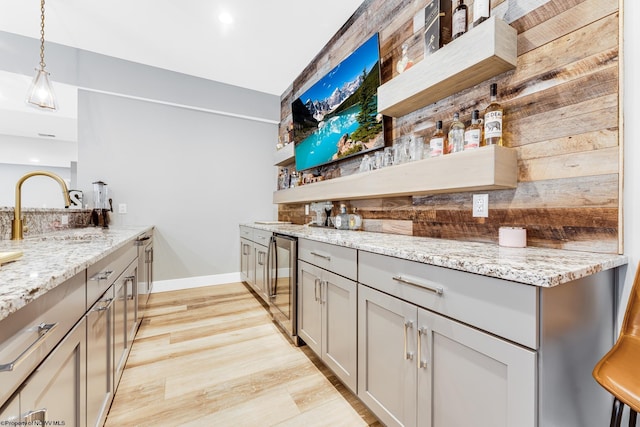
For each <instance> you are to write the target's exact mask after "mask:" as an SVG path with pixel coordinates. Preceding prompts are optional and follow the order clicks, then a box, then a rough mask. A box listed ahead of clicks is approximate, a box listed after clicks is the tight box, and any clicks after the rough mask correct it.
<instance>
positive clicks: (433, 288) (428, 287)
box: [393, 276, 444, 295]
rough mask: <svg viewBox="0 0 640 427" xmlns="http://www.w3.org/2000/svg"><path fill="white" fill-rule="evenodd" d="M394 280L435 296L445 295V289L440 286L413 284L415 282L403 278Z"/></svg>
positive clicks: (397, 277) (394, 277) (399, 277)
mask: <svg viewBox="0 0 640 427" xmlns="http://www.w3.org/2000/svg"><path fill="white" fill-rule="evenodd" d="M393 280H395V281H396V282H400V283H405V284H407V285H411V286H415V287H417V288H420V289H424V290H427V291H429V292H433V293H434V294H437V295H442V294H443V293H444V289H443V288H442V287H440V286H435V285H429V284H427V283H418V282H413V281H411V280H409V279H405V278H404V277H402V276H393Z"/></svg>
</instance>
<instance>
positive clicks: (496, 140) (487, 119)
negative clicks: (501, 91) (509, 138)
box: [484, 83, 503, 146]
mask: <svg viewBox="0 0 640 427" xmlns="http://www.w3.org/2000/svg"><path fill="white" fill-rule="evenodd" d="M490 94H491V103H490V104H489V105H488V106H487V108H486V109H485V110H484V145H500V146H502V145H503V142H502V125H503V110H502V106H501V105H500V104H499V103H498V101H497V99H498V85H497V84H496V83H493V84H491V92H490Z"/></svg>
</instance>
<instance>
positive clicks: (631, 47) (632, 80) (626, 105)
mask: <svg viewBox="0 0 640 427" xmlns="http://www.w3.org/2000/svg"><path fill="white" fill-rule="evenodd" d="M638 16H640V2H638V1H637V0H625V1H624V36H623V37H624V39H623V40H624V70H623V76H624V78H623V116H624V202H623V206H624V253H625V255H627V256H628V257H629V264H628V268H627V269H626V271H625V270H623V271H622V272H621V277H620V279H621V283H622V284H623V286H622V287H621V288H620V289H619V301H620V302H619V306H618V325H620V324H621V323H622V318H623V315H624V311H625V309H626V305H627V301H628V298H629V293H630V292H631V286H632V285H633V279H634V276H635V271H636V267H637V265H638V261H640V168H639V167H638V160H640V83H639V82H638V76H639V75H640V49H639V48H638V46H640V26H639V25H638V23H637V18H638Z"/></svg>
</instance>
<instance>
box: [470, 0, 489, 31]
mask: <svg viewBox="0 0 640 427" xmlns="http://www.w3.org/2000/svg"><path fill="white" fill-rule="evenodd" d="M487 19H489V0H473V27H474V28H475V27H477V26H478V25H480V24H482V23H483V22H484V21H486V20H487Z"/></svg>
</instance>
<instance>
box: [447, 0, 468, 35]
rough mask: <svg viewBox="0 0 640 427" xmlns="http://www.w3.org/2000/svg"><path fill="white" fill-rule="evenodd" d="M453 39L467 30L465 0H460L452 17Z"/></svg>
mask: <svg viewBox="0 0 640 427" xmlns="http://www.w3.org/2000/svg"><path fill="white" fill-rule="evenodd" d="M451 26H452V31H451V32H452V34H453V35H452V37H451V38H452V40H453V39H457V38H458V37H460V36H461V35H463V34H464V33H466V32H467V5H466V4H464V0H459V1H458V6H456V8H455V9H454V10H453V19H452V24H451Z"/></svg>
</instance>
